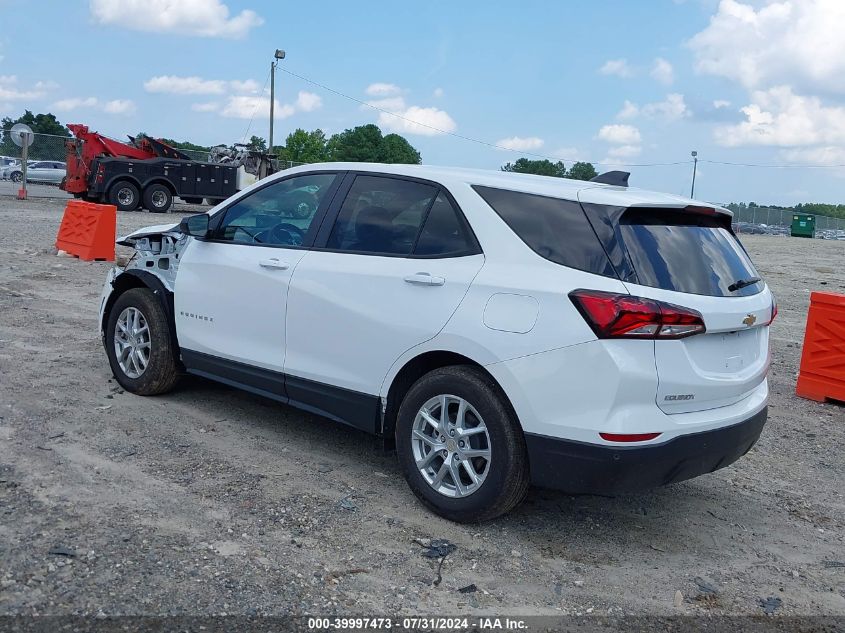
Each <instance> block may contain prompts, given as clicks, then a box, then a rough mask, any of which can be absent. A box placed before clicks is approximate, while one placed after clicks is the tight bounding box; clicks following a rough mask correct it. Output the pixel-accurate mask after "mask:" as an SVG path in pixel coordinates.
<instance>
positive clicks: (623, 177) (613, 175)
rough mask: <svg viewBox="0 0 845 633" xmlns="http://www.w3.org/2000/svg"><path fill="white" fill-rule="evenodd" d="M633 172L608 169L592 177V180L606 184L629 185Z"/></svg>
mask: <svg viewBox="0 0 845 633" xmlns="http://www.w3.org/2000/svg"><path fill="white" fill-rule="evenodd" d="M630 175H631V172H628V171H606V172H604V173H603V174H599V175H598V176H596V177H594V178H590V182H600V183H602V184H605V185H614V186H615V187H627V186H628V176H630Z"/></svg>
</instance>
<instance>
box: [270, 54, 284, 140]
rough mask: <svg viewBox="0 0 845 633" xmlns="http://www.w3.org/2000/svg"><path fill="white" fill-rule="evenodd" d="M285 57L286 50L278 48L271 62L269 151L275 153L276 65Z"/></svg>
mask: <svg viewBox="0 0 845 633" xmlns="http://www.w3.org/2000/svg"><path fill="white" fill-rule="evenodd" d="M284 58H285V52H284V51H283V50H282V49H281V48H277V49H276V52H275V54H274V55H273V61H272V62H270V143H269V147H268V152H269V153H270V154H272V153H273V118H274V116H275V115H274V110H275V106H276V65H277V64H278V63H279V61H280V60H282V59H284Z"/></svg>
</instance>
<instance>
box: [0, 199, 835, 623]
mask: <svg viewBox="0 0 845 633" xmlns="http://www.w3.org/2000/svg"><path fill="white" fill-rule="evenodd" d="M62 206H63V204H62V203H61V202H59V201H55V200H54V201H50V200H48V199H39V200H30V201H27V202H17V201H15V200H12V199H9V198H2V199H0V227H2V228H0V613H6V614H8V613H16V614H32V613H41V614H72V613H75V614H97V613H105V614H149V613H155V614H185V613H189V614H190V613H222V612H225V613H239V614H255V613H258V614H265V613H273V614H288V613H297V614H303V613H320V614H329V613H346V614H348V613H357V614H383V615H384V614H396V613H405V614H409V613H414V614H435V615H440V614H457V613H470V614H472V613H487V614H490V613H500V614H514V615H515V614H560V613H565V614H583V613H594V614H607V613H611V614H616V615H621V614H628V613H632V614H662V615H669V614H678V613H684V614H702V613H710V614H749V613H757V614H761V613H762V612H763V609H762V607H761V605H760V600H761V599H766V598H770V597H772V598H779V599H780V600H781V601H782V602H781V604H780V606H779V607H778V608H777V610H776V613H777V614H839V615H845V500H843V491H845V460H843V458H842V447H843V445H845V409H843V407H841V406H837V405H833V404H827V405H822V404H816V403H813V402H808V401H804V400H800V399H798V398H796V397H795V396H794V385H795V378H796V374H797V371H798V363H799V355H800V351H801V342H802V338H803V333H804V322H805V319H806V311H807V305H808V298H809V291H810V289H827V290H831V291H838V292H845V254H844V253H845V243H842V242H839V243H837V242H822V241H816V240H813V241H810V240H799V239H792V238H774V237H757V236H750V237H747V238H745V243H746V244H747V246H748V248H749V250H750V251H751V253H752V256H753V257H754V259H755V261H756V262H757V265H758V267H759V268H760V270H761V272H762V273H763V275H764V276H765V277H766V278H767V280H768V282H769V283H770V285H771V286H772V288H773V289H774V291H775V292H776V294H777V296H778V299H779V301H780V317H779V319H778V321H777V322H776V323H775V325H774V328H773V345H774V366H773V371H772V377H771V388H772V401H771V409H770V421H769V423H768V426H767V427H766V429H765V431H764V434H763V437H762V439H761V441H760V442H759V444H758V445H757V447H756V448H755V449H754V450H753V451H752V452H751V453H749V454H748V455H747V456H746V457H745V458H744V459H742V460H740V461H739V462H738V463H737V464H736V465H734V466H732V467H730V468H727V469H724V470H721V471H719V472H717V473H715V474H712V475H709V476H705V477H701V478H699V479H696V480H694V481H690V482H686V483H683V484H678V485H675V486H671V487H668V488H664V489H660V490H656V491H653V492H648V493H644V494H638V495H630V496H624V497H618V498H600V497H589V496H583V497H571V496H567V495H563V494H559V493H554V492H547V491H540V490H532V492H531V493H530V495H529V498H528V500H527V502H526V503H525V504H524V505H523V506H522V507H521V508H519V509H518V510H517V511H516V512H514V513H512V514H511V515H509V516H507V517H505V518H503V519H500V520H497V521H495V522H493V523H488V524H484V525H479V526H459V525H454V524H451V523H449V522H447V521H444V520H441V519H439V518H438V517H436V516H433V515H432V514H430V513H428V512H427V511H425V510H424V509H423V508H422V507H421V506H420V505H419V504H418V503H417V502H416V501H415V499H414V497H413V496H412V494H411V492H410V491H409V489H408V488H407V487H406V485H405V483H404V481H403V480H402V479H401V478H400V475H399V470H398V468H397V465H396V463H395V459H394V457H393V456H392V455H390V454H382V453H380V452H379V451H378V450H376V449H375V448H374V444H373V441H372V440H371V438H369V437H367V436H365V435H363V434H360V433H357V432H354V431H352V430H349V429H345V428H341V427H340V426H337V425H335V424H333V423H332V422H329V421H327V420H325V419H322V418H318V417H315V416H312V415H307V414H303V413H300V412H298V411H295V410H293V409H289V408H286V407H284V406H281V405H278V404H275V403H273V402H270V401H268V400H263V399H261V398H259V397H256V396H252V395H248V394H245V393H240V392H237V391H234V390H232V389H228V388H226V387H223V386H220V385H217V384H214V383H211V382H206V381H203V380H199V379H185V380H184V382H183V383H182V384H181V386H180V388H179V389H178V390H177V391H176V392H175V393H172V394H170V395H168V396H164V397H158V398H140V397H137V396H133V395H131V394H128V393H123V392H122V391H120V390H119V389H118V387H117V385H116V383H115V382H114V381H113V379H112V378H111V375H110V373H109V369H108V364H107V362H106V359H105V355H104V353H103V350H102V347H101V345H100V342H99V340H98V335H97V329H96V323H95V316H96V303H97V297H98V296H99V292H100V288H101V285H102V282H103V278H104V276H105V273H106V270H107V268H108V266H109V264H106V263H86V262H82V261H78V260H75V259H68V258H60V257H57V256H56V255H55V254H54V249H53V248H52V244H53V241H54V239H55V235H56V231H57V228H58V225H59V222H60V218H61V212H62ZM171 217H172V218H174V219H176V218H178V217H179V216H178V215H172V216H171ZM162 219H163V218H161V217H160V216H152V215H150V214H148V213H127V214H122V215H120V217H119V233H121V234H122V233H126V232H128V231H129V230H130V229H134V228H137V227H141V226H144V225H147V224H158V223H160V222H161V221H162ZM342 500H345V501H344V502H343V503H341V502H342ZM415 538H420V539H429V538H446V539H449V540H450V541H452V542H453V543H455V544H456V545H457V550H456V551H455V552H454V553H453V554H451V555H450V556H449V557H448V558H446V560H445V562H444V564H443V568H442V576H443V580H442V583H440V584H439V585H437V586H435V585H434V583H433V581H434V580H435V578H436V575H437V574H436V570H437V563H436V561H432V560H429V559H427V558H424V557H422V556H421V553H422V551H423V550H422V547H421V546H420V545H419V544H417V543H415V542H414V541H413V539H415ZM470 584H475V585H476V586H477V591H475V592H471V593H460V592H458V589H459V588H461V587H465V586H468V585H470ZM676 592H681V593H680V596H678V595H677V594H676ZM679 598H682V599H679Z"/></svg>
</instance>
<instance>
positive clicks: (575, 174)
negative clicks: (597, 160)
mask: <svg viewBox="0 0 845 633" xmlns="http://www.w3.org/2000/svg"><path fill="white" fill-rule="evenodd" d="M598 175H599V174H598V172H597V171H596V168H595V167H593V164H592V163H584V162H580V161H579V162H577V163H575V164H574V165H573V166H572V167H570V168H569V171H568V172H566V177H567V178H572V179H573V180H590V179H591V178H595V177H596V176H598Z"/></svg>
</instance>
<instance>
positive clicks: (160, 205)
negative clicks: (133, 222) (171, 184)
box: [144, 183, 173, 213]
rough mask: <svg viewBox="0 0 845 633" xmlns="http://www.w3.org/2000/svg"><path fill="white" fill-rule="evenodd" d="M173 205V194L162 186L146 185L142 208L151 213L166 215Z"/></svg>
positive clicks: (156, 184)
mask: <svg viewBox="0 0 845 633" xmlns="http://www.w3.org/2000/svg"><path fill="white" fill-rule="evenodd" d="M172 205H173V194H172V193H170V189H168V188H167V187H165V186H164V185H162V184H158V183H155V184H152V185H147V187H146V188H145V189H144V206H145V207H146V208H147V209H149V210H150V212H152V213H167V212H168V211H170V207H171V206H172Z"/></svg>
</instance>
